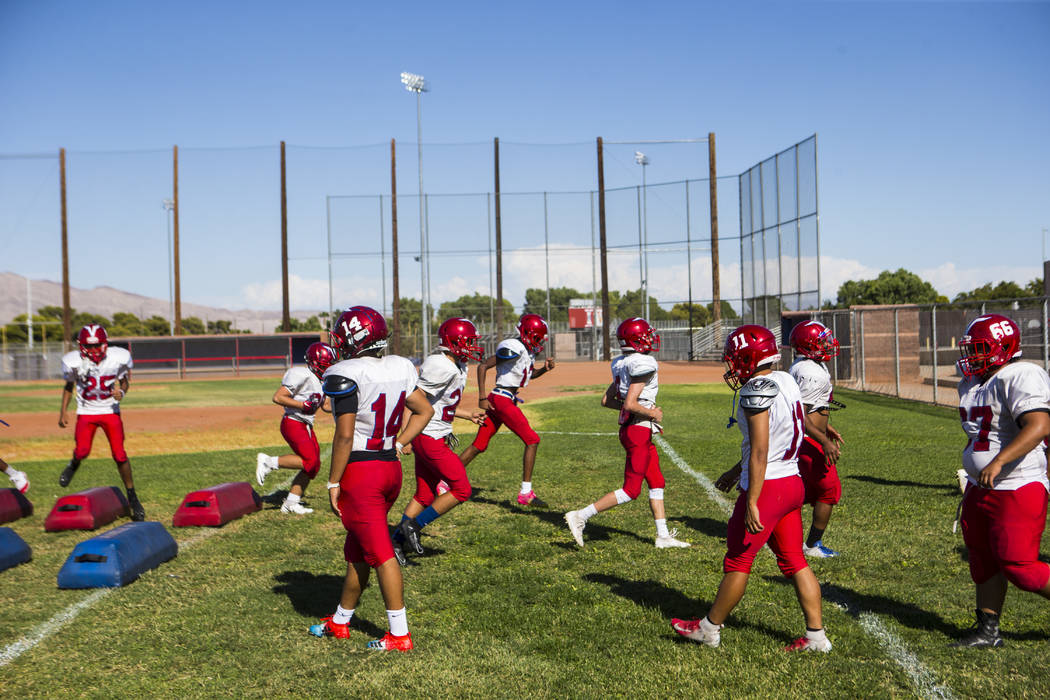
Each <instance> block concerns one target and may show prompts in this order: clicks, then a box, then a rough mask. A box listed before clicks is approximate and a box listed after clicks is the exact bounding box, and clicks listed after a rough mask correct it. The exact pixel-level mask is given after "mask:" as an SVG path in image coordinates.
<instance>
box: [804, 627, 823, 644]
mask: <svg viewBox="0 0 1050 700" xmlns="http://www.w3.org/2000/svg"><path fill="white" fill-rule="evenodd" d="M827 638H828V635H826V634H824V628H823V627H821V628H820V629H819V630H811V629H809V628H808V627H807V628H806V639H808V640H809V641H811V642H823V641H824V640H825V639H827Z"/></svg>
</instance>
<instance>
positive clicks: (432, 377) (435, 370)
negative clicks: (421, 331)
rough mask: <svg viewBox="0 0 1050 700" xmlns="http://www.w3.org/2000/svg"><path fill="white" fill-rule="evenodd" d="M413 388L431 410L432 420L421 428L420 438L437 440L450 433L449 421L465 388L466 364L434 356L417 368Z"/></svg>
mask: <svg viewBox="0 0 1050 700" xmlns="http://www.w3.org/2000/svg"><path fill="white" fill-rule="evenodd" d="M417 386H418V387H419V388H420V389H422V390H423V393H425V394H426V395H427V399H428V400H429V401H430V405H431V406H433V407H434V417H433V418H431V419H430V422H429V423H427V427H425V428H423V434H424V435H426V436H427V437H432V438H434V439H436V440H440V439H442V438H444V437H445V436H446V435H448V434H449V433H451V432H452V419H453V418H455V417H456V407H457V406H459V401H460V399H462V398H463V391H464V390H465V389H466V387H467V363H466V362H454V361H452V360H450V359H449V358H448V355H446V354H445V353H443V352H439V353H434V354H433V355H430V356H429V357H427V359H425V360H424V361H423V366H422V367H420V368H419V384H418V385H417Z"/></svg>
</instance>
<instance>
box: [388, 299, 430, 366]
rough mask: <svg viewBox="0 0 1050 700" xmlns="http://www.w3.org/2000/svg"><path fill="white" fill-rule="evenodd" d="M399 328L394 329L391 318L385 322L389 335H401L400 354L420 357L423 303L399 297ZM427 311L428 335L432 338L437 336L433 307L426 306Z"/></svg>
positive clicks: (421, 351) (421, 350)
mask: <svg viewBox="0 0 1050 700" xmlns="http://www.w3.org/2000/svg"><path fill="white" fill-rule="evenodd" d="M400 302H401V314H400V315H401V319H400V320H401V328H394V321H393V319H392V318H388V319H387V320H386V323H387V326H388V327H389V328H390V332H391V334H393V333H400V334H401V353H402V354H404V355H422V354H423V332H422V328H423V318H422V313H421V312H422V309H423V302H421V301H420V300H419V299H408V298H406V297H401V300H400ZM427 310H428V311H429V312H430V313H429V314H428V315H429V317H430V318H429V322H430V333H431V335H432V336H436V335H437V325H436V324H435V320H436V319H435V318H434V307H433V306H430V305H429V304H428V305H427Z"/></svg>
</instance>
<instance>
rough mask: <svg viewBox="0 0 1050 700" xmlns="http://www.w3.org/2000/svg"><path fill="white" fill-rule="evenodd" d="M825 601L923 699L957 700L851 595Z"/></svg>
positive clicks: (681, 464)
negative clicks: (861, 633)
mask: <svg viewBox="0 0 1050 700" xmlns="http://www.w3.org/2000/svg"><path fill="white" fill-rule="evenodd" d="M653 442H655V443H656V444H657V446H659V448H660V449H661V450H663V451H664V453H666V454H667V456H668V457H670V458H671V461H672V462H673V463H674V465H675V466H676V467H678V468H679V469H681V470H682V471H683V472H685V473H686V474H688V475H689V476H691V477H693V479H695V480H696V482H697V483H698V484H700V486H701V487H703V489H704V491H706V492H707V495H708V496H709V497H710V498H711V500H712V501H714V502H715V503H716V504H718V506H719V507H720V508H721V509H722V510H723V511H725V512H726V513H727V514H731V513H732V512H733V504H732V503H731V502H730V501H729V499H727V498H726V497H725V496H723V495H722V494H721V492H719V491H718V489H716V488H715V485H714V483H713V482H712V481H711V480H710V479H708V478H707V477H706V476H704V475H703V474H701V473H700V472H698V471H696V470H695V469H693V468H692V467H690V466H689V464H688V463H687V462H686V461H685V460H684V459H682V457H681V455H679V454H678V453H677V452H675V451H674V448H673V447H671V445H670V444H669V443H668V442H667V440H665V439H664V437H663V436H662V435H654V436H653ZM825 598H826V599H827V600H828V601H830V602H832V603H834V604H835V605H837V606H839V607H840V608H842V609H843V610H845V611H846V614H848V615H850V616H851V617H854V618H856V619H857V621H858V622H860V627H861V629H862V630H864V632H865V633H866V634H867V635H868V636H869V637H871V638H872V639H874V640H875V643H876V644H878V645H879V647H880V648H881V649H882V651H883V653H885V654H886V656H888V657H889V658H890V659H892V660H893V661H894V662H896V664H897V665H898V666H900V667H901V669H902V670H903V671H904V673H905V674H906V675H907V676H908V678H909V679H910V680H911V682H912V686H913V687H914V690H915V693H916V694H917V695H918V696H919V697H923V698H938V699H940V700H954V698H955V695H954V694H953V693H952V691H951V689H950V688H949V687H948V686H946V685H941V684H939V683H938V682H937V677H936V676H935V675H934V674H933V672H932V671H931V670H930V669H929V668H928V667H927V666H926V665H925V664H924V663H922V661H920V660H919V657H917V656H916V655H915V653H914V652H912V651H911V650H910V649H908V647H907V646H906V645H905V643H904V641H903V640H902V639H901V638H900V637H898V636H897V635H896V634H894V633H893V632H892V631H891V630H890V629H889V628H888V627H886V625H885V624H883V622H882V621H881V620H880V619H879V617H878V616H877V615H875V614H874V613H872V612H870V611H867V610H861V609H860V608H859V607H858V606H857V604H856V603H854V602H853V601H851V600H850V599H849V597H848V596H846V595H845V594H843V593H842V592H841V591H837V590H834V591H829V592H828V594H826V595H825Z"/></svg>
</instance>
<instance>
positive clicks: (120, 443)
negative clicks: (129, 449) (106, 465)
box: [73, 413, 128, 464]
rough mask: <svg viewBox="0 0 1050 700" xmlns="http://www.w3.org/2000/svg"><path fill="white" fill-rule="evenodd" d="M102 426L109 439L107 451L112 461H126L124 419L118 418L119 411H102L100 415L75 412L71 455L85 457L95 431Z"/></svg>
mask: <svg viewBox="0 0 1050 700" xmlns="http://www.w3.org/2000/svg"><path fill="white" fill-rule="evenodd" d="M99 428H102V432H103V433H105V434H106V439H107V440H109V451H110V453H111V454H112V455H113V461H114V462H116V463H117V464H120V463H121V462H127V461H128V454H127V453H126V452H125V451H124V421H122V420H121V419H120V414H119V413H103V414H101V415H95V416H91V415H87V414H84V413H78V414H77V424H76V427H75V428H74V430H73V439H74V440H75V444H74V447H73V457H74V458H75V459H78V460H81V459H87V456H88V455H89V454H91V443H92V442H94V440H95V431H96V430H98V429H99Z"/></svg>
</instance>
